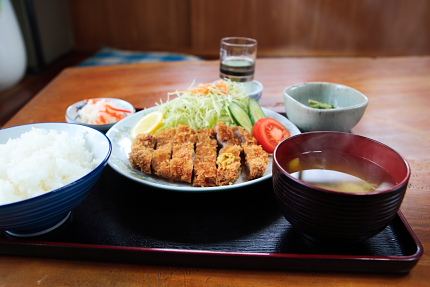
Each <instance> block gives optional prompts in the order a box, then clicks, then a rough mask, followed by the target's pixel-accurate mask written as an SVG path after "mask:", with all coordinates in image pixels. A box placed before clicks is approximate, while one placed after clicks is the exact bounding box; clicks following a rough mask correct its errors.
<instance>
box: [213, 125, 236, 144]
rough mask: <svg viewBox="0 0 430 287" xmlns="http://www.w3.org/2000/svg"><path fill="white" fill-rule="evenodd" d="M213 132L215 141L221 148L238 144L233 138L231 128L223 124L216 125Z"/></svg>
mask: <svg viewBox="0 0 430 287" xmlns="http://www.w3.org/2000/svg"><path fill="white" fill-rule="evenodd" d="M215 132H216V139H217V140H218V143H219V144H220V145H221V146H222V147H225V146H226V145H227V144H240V142H239V141H238V139H237V138H236V137H235V136H234V130H233V128H231V127H229V126H228V125H226V124H225V123H223V122H219V123H217V125H216V127H215Z"/></svg>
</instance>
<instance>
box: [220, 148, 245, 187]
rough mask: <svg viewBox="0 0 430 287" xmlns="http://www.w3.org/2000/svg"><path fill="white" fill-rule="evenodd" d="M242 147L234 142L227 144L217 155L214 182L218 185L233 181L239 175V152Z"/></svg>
mask: <svg viewBox="0 0 430 287" xmlns="http://www.w3.org/2000/svg"><path fill="white" fill-rule="evenodd" d="M241 152H242V147H241V146H240V145H236V144H227V145H226V146H225V147H223V148H222V149H221V150H220V152H219V154H218V157H217V176H216V184H217V185H219V186H222V185H229V184H233V183H235V182H236V181H237V180H238V178H239V175H240V165H241V160H240V153H241Z"/></svg>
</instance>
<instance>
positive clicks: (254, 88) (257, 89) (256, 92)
mask: <svg viewBox="0 0 430 287" xmlns="http://www.w3.org/2000/svg"><path fill="white" fill-rule="evenodd" d="M243 86H244V87H245V88H246V90H247V91H248V93H249V96H250V97H251V98H254V99H256V100H257V101H258V100H260V98H261V96H262V94H263V89H264V87H263V84H262V83H260V82H259V81H255V80H254V81H250V82H244V83H243Z"/></svg>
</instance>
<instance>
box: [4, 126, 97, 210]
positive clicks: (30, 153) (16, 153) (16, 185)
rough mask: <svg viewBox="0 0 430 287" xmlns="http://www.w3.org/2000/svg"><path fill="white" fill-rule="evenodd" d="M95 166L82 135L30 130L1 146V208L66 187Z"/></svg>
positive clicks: (37, 129)
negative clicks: (4, 205) (2, 205)
mask: <svg viewBox="0 0 430 287" xmlns="http://www.w3.org/2000/svg"><path fill="white" fill-rule="evenodd" d="M95 166H96V162H95V159H94V156H93V154H92V153H91V152H90V151H89V150H88V148H87V147H86V143H85V138H84V134H83V132H81V133H78V134H76V135H73V137H72V136H71V135H70V134H69V133H68V132H65V131H63V132H61V133H59V132H57V131H55V130H50V131H47V130H45V129H39V128H33V129H32V130H31V131H29V132H26V133H24V134H22V135H21V137H20V138H17V139H9V140H8V142H7V143H6V144H0V205H1V204H7V203H12V202H15V201H20V200H23V199H27V198H31V197H34V196H38V195H41V194H44V193H46V192H48V191H51V190H54V189H57V188H59V187H62V186H65V185H67V184H69V183H71V182H73V181H75V180H77V179H79V178H80V177H82V176H84V175H85V174H87V173H89V172H90V171H91V170H93V169H94V168H95Z"/></svg>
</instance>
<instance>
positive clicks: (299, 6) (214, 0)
mask: <svg viewBox="0 0 430 287" xmlns="http://www.w3.org/2000/svg"><path fill="white" fill-rule="evenodd" d="M70 6H71V9H72V19H73V25H74V34H75V42H76V50H78V51H92V50H96V49H98V48H99V47H100V46H101V45H106V46H112V47H117V48H122V49H130V50H141V51H174V52H185V53H191V54H195V55H199V56H203V57H208V58H216V57H218V49H219V40H220V38H222V37H224V36H248V37H252V38H256V39H257V40H258V41H259V50H258V55H259V57H263V56H398V55H428V54H430V1H428V0H412V1H410V0H341V1H339V0H122V1H117V0H73V1H70Z"/></svg>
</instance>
